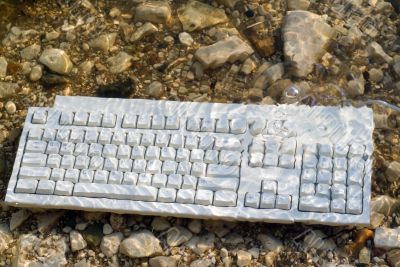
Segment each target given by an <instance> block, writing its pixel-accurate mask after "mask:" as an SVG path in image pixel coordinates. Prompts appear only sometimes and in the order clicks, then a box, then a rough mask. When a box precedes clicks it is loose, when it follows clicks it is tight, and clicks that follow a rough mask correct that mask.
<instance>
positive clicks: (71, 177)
mask: <svg viewBox="0 0 400 267" xmlns="http://www.w3.org/2000/svg"><path fill="white" fill-rule="evenodd" d="M78 180H79V170H76V169H69V170H66V171H65V176H64V181H68V182H71V183H74V184H75V183H77V182H78Z"/></svg>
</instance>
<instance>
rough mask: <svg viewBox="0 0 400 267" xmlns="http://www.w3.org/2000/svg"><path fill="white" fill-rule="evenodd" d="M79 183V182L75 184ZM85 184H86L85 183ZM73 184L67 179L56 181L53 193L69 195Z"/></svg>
mask: <svg viewBox="0 0 400 267" xmlns="http://www.w3.org/2000/svg"><path fill="white" fill-rule="evenodd" d="M76 185H79V184H76ZM85 185H87V184H85ZM73 188H74V184H73V183H71V182H68V181H57V182H56V188H55V190H54V195H59V196H71V195H72V190H73Z"/></svg>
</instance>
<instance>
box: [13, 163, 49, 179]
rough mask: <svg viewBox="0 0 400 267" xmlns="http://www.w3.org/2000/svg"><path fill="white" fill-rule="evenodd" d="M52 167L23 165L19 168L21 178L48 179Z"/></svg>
mask: <svg viewBox="0 0 400 267" xmlns="http://www.w3.org/2000/svg"><path fill="white" fill-rule="evenodd" d="M50 172H51V169H50V168H47V167H26V166H24V167H21V168H20V170H19V175H18V178H19V179H36V180H48V179H49V178H50Z"/></svg>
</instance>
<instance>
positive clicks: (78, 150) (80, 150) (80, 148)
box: [74, 143, 89, 156]
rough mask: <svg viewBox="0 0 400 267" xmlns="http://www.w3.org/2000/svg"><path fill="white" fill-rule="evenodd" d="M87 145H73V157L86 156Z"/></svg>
mask: <svg viewBox="0 0 400 267" xmlns="http://www.w3.org/2000/svg"><path fill="white" fill-rule="evenodd" d="M88 152H89V145H88V144H86V143H78V144H76V145H75V150H74V156H87V155H88Z"/></svg>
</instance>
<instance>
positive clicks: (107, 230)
mask: <svg viewBox="0 0 400 267" xmlns="http://www.w3.org/2000/svg"><path fill="white" fill-rule="evenodd" d="M112 232H113V228H112V227H111V225H110V224H108V223H106V224H104V225H103V234H105V235H109V234H111V233H112Z"/></svg>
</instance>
